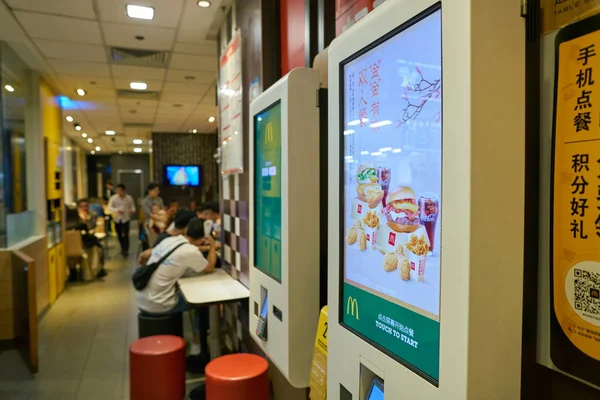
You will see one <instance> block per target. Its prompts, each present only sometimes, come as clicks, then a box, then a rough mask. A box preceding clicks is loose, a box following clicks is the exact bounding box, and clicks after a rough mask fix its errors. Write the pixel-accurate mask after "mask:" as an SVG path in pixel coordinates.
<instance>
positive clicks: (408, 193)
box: [383, 186, 421, 232]
mask: <svg viewBox="0 0 600 400" xmlns="http://www.w3.org/2000/svg"><path fill="white" fill-rule="evenodd" d="M383 214H384V215H385V217H386V218H387V224H388V226H389V227H390V228H392V229H393V230H394V231H396V232H414V231H416V230H417V228H419V226H420V225H421V221H420V218H419V206H418V205H417V197H416V195H415V192H413V190H412V189H411V188H409V187H408V186H399V187H397V188H395V189H394V190H391V191H390V192H389V194H388V197H387V206H386V207H385V208H384V209H383Z"/></svg>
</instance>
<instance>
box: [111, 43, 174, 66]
mask: <svg viewBox="0 0 600 400" xmlns="http://www.w3.org/2000/svg"><path fill="white" fill-rule="evenodd" d="M109 50H110V60H111V63H113V64H121V65H136V66H142V67H156V68H166V67H167V65H168V63H169V56H170V53H169V52H168V51H157V50H138V49H124V48H122V47H110V48H109Z"/></svg>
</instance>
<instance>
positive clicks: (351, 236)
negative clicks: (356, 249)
mask: <svg viewBox="0 0 600 400" xmlns="http://www.w3.org/2000/svg"><path fill="white" fill-rule="evenodd" d="M357 240H358V233H357V232H356V227H355V226H353V227H351V228H350V230H348V236H347V237H346V243H348V244H350V245H352V244H354V243H356V241H357Z"/></svg>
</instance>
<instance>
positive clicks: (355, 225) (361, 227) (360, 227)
mask: <svg viewBox="0 0 600 400" xmlns="http://www.w3.org/2000/svg"><path fill="white" fill-rule="evenodd" d="M354 227H355V228H356V230H357V231H362V230H364V228H363V226H362V222H360V221H356V223H355V224H354Z"/></svg>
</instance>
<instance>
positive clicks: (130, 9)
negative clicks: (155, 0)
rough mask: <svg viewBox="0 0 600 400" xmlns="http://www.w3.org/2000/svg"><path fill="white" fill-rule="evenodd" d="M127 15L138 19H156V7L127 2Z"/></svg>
mask: <svg viewBox="0 0 600 400" xmlns="http://www.w3.org/2000/svg"><path fill="white" fill-rule="evenodd" d="M127 16H128V17H129V18H136V19H154V8H152V7H146V6H136V5H135V4H127Z"/></svg>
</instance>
